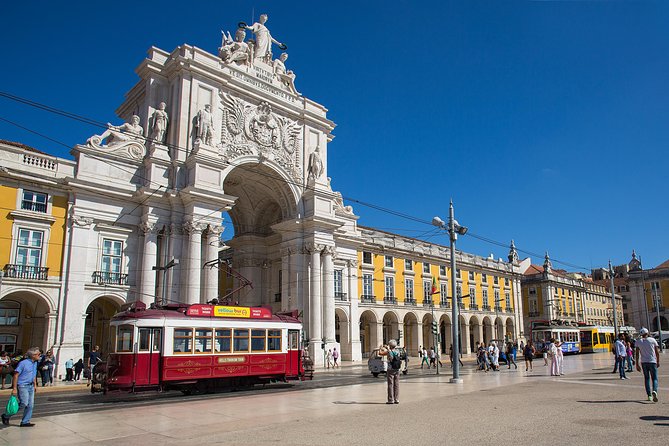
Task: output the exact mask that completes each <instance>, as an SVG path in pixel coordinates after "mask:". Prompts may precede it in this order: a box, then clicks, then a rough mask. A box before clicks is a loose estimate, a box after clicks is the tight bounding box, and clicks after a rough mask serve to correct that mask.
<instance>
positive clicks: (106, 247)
mask: <svg viewBox="0 0 669 446" xmlns="http://www.w3.org/2000/svg"><path fill="white" fill-rule="evenodd" d="M122 267H123V242H122V241H121V240H112V239H108V238H106V239H103V240H102V261H101V262H100V270H101V271H102V272H103V273H107V275H108V276H113V275H118V274H120V273H121V269H122Z"/></svg>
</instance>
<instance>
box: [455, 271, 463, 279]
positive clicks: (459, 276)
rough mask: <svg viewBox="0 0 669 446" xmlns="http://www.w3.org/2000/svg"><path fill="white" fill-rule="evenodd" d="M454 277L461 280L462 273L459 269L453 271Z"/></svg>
mask: <svg viewBox="0 0 669 446" xmlns="http://www.w3.org/2000/svg"><path fill="white" fill-rule="evenodd" d="M455 277H456V278H457V279H462V271H460V270H459V269H456V270H455Z"/></svg>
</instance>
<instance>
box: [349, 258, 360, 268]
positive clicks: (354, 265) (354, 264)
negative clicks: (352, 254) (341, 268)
mask: <svg viewBox="0 0 669 446" xmlns="http://www.w3.org/2000/svg"><path fill="white" fill-rule="evenodd" d="M346 266H348V267H350V268H357V267H358V259H355V260H347V261H346Z"/></svg>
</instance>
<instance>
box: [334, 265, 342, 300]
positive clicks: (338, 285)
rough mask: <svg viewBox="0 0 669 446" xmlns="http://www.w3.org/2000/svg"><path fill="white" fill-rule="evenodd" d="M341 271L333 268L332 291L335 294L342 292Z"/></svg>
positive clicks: (338, 294) (339, 294)
mask: <svg viewBox="0 0 669 446" xmlns="http://www.w3.org/2000/svg"><path fill="white" fill-rule="evenodd" d="M342 277H343V271H342V270H340V269H336V270H334V293H335V296H341V295H342V293H343V288H344V285H343V279H342Z"/></svg>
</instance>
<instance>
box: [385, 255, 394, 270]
mask: <svg viewBox="0 0 669 446" xmlns="http://www.w3.org/2000/svg"><path fill="white" fill-rule="evenodd" d="M386 266H387V267H388V268H392V267H393V256H386Z"/></svg>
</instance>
